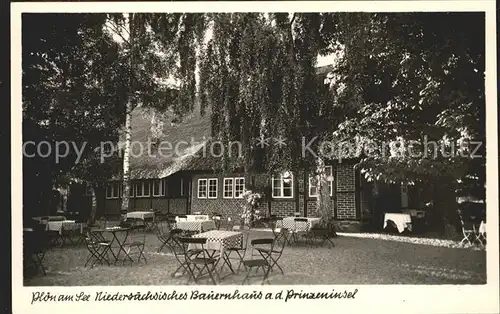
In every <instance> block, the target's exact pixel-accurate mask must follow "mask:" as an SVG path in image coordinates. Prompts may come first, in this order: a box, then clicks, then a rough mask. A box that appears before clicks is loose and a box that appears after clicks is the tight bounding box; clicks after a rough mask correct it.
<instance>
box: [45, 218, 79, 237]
mask: <svg viewBox="0 0 500 314" xmlns="http://www.w3.org/2000/svg"><path fill="white" fill-rule="evenodd" d="M81 228H82V224H80V223H76V222H75V221H74V220H62V221H49V222H48V223H47V230H49V231H57V232H59V233H60V234H61V233H62V232H63V230H64V231H68V230H80V231H81Z"/></svg>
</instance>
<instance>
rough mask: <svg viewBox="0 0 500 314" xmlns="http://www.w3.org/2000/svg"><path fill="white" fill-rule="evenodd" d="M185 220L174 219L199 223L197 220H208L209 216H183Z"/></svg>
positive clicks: (181, 219) (177, 217)
mask: <svg viewBox="0 0 500 314" xmlns="http://www.w3.org/2000/svg"><path fill="white" fill-rule="evenodd" d="M185 216H186V217H187V218H179V216H176V217H175V220H176V221H199V220H210V216H209V215H185Z"/></svg>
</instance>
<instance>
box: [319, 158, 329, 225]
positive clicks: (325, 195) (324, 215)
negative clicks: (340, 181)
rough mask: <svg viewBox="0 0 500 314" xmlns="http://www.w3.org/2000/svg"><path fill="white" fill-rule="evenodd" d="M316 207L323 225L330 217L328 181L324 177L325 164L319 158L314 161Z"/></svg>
mask: <svg viewBox="0 0 500 314" xmlns="http://www.w3.org/2000/svg"><path fill="white" fill-rule="evenodd" d="M316 191H317V195H318V196H317V198H316V206H317V209H318V213H319V214H320V216H321V220H322V221H323V223H324V224H326V223H328V222H329V221H330V219H331V216H332V211H331V208H330V206H329V199H330V191H329V189H328V180H327V177H326V170H325V162H324V160H323V159H322V158H321V157H318V158H317V159H316Z"/></svg>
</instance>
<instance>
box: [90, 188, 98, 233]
mask: <svg viewBox="0 0 500 314" xmlns="http://www.w3.org/2000/svg"><path fill="white" fill-rule="evenodd" d="M95 191H96V188H95V187H94V186H92V187H91V188H90V192H91V193H92V208H91V210H90V217H89V221H88V223H89V224H93V223H94V222H95V217H96V214H97V196H96V193H95Z"/></svg>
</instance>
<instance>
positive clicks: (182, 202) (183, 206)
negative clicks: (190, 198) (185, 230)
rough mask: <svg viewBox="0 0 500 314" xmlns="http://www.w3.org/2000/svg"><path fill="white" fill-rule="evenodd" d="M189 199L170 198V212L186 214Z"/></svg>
mask: <svg viewBox="0 0 500 314" xmlns="http://www.w3.org/2000/svg"><path fill="white" fill-rule="evenodd" d="M186 211H187V199H186V198H171V199H168V212H169V213H172V214H186Z"/></svg>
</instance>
